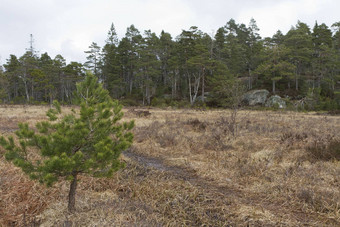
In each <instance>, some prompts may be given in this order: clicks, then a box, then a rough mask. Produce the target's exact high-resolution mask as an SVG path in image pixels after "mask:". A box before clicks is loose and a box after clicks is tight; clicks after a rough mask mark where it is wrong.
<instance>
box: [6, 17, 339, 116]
mask: <svg viewBox="0 0 340 227" xmlns="http://www.w3.org/2000/svg"><path fill="white" fill-rule="evenodd" d="M37 53H38V51H36V50H35V49H34V47H33V46H32V45H31V46H30V48H28V49H27V51H26V52H25V54H24V55H23V56H15V55H10V56H9V58H8V59H7V60H6V63H5V64H4V65H3V66H0V103H9V104H23V103H27V104H44V103H52V102H53V100H59V101H60V102H61V103H63V104H72V102H73V93H74V91H75V88H76V83H77V82H79V81H81V80H82V79H83V78H84V75H85V72H86V71H87V70H90V71H92V73H93V74H94V75H96V76H97V77H98V79H99V81H100V82H101V83H102V84H103V86H104V88H106V89H107V90H108V91H109V93H110V95H111V97H113V98H115V99H118V100H120V101H121V102H122V103H123V104H124V105H133V106H138V105H143V106H176V107H183V106H208V107H229V105H230V102H228V96H229V95H230V93H232V87H235V86H234V85H235V84H237V85H238V87H242V88H243V89H242V91H244V92H245V91H247V90H254V89H267V90H268V91H270V92H271V93H272V94H277V95H280V96H281V97H282V98H284V99H285V100H286V101H287V102H288V104H293V103H296V102H298V101H300V100H309V105H305V106H304V107H303V108H304V109H307V110H336V109H339V108H340V89H339V88H340V22H336V23H334V24H332V25H331V26H330V27H329V26H327V25H326V24H324V23H322V24H318V23H317V22H316V23H315V25H314V27H313V28H310V27H309V26H308V25H307V24H306V23H303V22H300V21H298V22H297V24H296V25H295V26H292V27H291V29H290V30H289V31H288V32H287V33H286V34H283V33H282V32H281V31H280V30H278V31H277V32H276V33H275V34H274V35H273V36H272V37H266V38H262V37H261V36H260V35H259V28H258V26H257V24H256V21H255V20H254V19H251V21H250V22H249V25H248V26H247V25H245V24H243V23H241V24H238V23H237V22H236V21H235V20H234V19H230V20H229V21H228V22H227V23H226V25H225V26H223V27H220V28H219V29H217V31H216V32H214V34H207V33H205V32H203V31H201V30H200V29H199V28H198V27H196V26H192V27H190V28H189V29H188V30H182V33H181V34H179V35H178V36H177V37H175V38H174V37H172V36H171V34H169V33H167V32H164V31H162V32H161V34H160V35H159V36H158V35H157V34H155V33H154V32H152V31H151V30H146V31H144V32H143V33H142V32H140V31H139V30H138V29H137V28H136V27H135V26H134V25H131V26H130V27H128V28H127V30H126V34H125V37H123V38H122V39H120V40H119V39H118V36H117V33H116V30H115V26H114V24H113V23H112V25H111V27H110V28H109V31H108V35H107V39H106V40H105V45H104V46H103V47H100V46H99V45H98V44H97V43H95V42H92V43H91V44H90V46H89V47H88V50H85V53H86V55H87V61H86V62H85V63H80V62H74V61H72V60H71V61H69V60H68V61H66V59H65V58H64V57H63V56H61V55H57V56H55V57H54V58H52V57H51V56H49V55H48V53H43V54H40V56H39V55H38V54H37ZM67 62H69V63H67Z"/></svg>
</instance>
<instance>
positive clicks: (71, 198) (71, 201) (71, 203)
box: [68, 172, 78, 213]
mask: <svg viewBox="0 0 340 227" xmlns="http://www.w3.org/2000/svg"><path fill="white" fill-rule="evenodd" d="M77 175H78V173H77V172H73V173H72V176H73V180H72V181H71V184H70V191H69V194H68V211H69V212H70V213H74V212H75V211H76V206H75V205H76V190H77Z"/></svg>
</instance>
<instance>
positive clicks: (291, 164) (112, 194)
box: [0, 106, 340, 226]
mask: <svg viewBox="0 0 340 227" xmlns="http://www.w3.org/2000/svg"><path fill="white" fill-rule="evenodd" d="M46 110H47V107H37V106H35V107H25V108H24V107H20V106H8V107H0V133H1V134H3V135H9V134H11V133H13V131H14V130H15V129H16V127H17V126H16V125H17V123H18V122H21V121H28V122H30V124H31V125H34V123H35V122H36V121H37V120H40V119H42V118H44V113H45V111H46ZM137 111H138V110H137ZM148 111H149V112H150V113H151V115H148V116H137V115H136V114H135V112H136V110H134V111H129V110H125V112H126V115H125V119H126V120H130V119H136V127H135V129H134V132H135V142H134V145H133V147H132V148H131V149H130V150H129V151H127V152H125V154H124V155H123V156H122V159H123V161H125V162H126V163H127V168H125V169H124V170H120V171H119V172H117V173H116V174H115V176H114V177H113V178H112V179H93V178H90V177H86V176H83V177H82V179H81V182H80V186H79V189H78V194H77V212H76V213H75V214H72V215H71V214H68V213H67V211H66V206H67V205H66V204H67V201H66V200H67V197H66V196H67V191H68V184H67V183H65V182H61V183H58V184H57V185H55V186H54V187H52V188H45V187H44V186H41V185H39V184H37V183H35V182H32V181H30V180H28V179H27V178H26V177H25V176H23V175H22V173H21V172H20V171H19V170H18V169H16V168H14V167H13V166H12V165H11V164H10V163H7V162H5V161H4V159H3V158H1V161H0V183H1V184H0V193H1V194H0V195H1V199H0V211H2V212H0V225H4V226H8V225H18V226H19V225H23V224H24V222H26V223H30V222H31V223H33V221H34V222H36V223H40V224H41V226H62V225H63V224H64V225H65V221H68V222H69V223H72V224H73V225H74V226H133V225H136V226H204V225H207V226H238V225H241V226H246V225H250V226H278V225H279V226H299V225H307V226H338V225H340V192H339V188H340V187H339V186H340V163H339V159H337V158H336V156H332V155H331V157H330V158H329V155H328V156H327V158H326V159H325V158H324V156H322V155H323V154H324V153H323V152H320V149H329V147H330V146H333V147H335V146H336V145H330V144H331V143H332V142H334V141H335V142H336V141H339V139H340V138H339V137H340V135H339V131H340V118H339V117H337V116H320V115H316V114H313V113H308V114H303V113H295V112H270V111H266V112H262V111H241V112H239V116H238V118H237V119H238V126H237V136H236V137H234V136H232V133H231V131H230V125H229V123H228V119H229V116H230V112H229V111H228V110H223V111H222V110H215V111H205V112H201V111H194V110H171V109H168V110H161V109H149V110H148ZM336 149H338V148H334V149H333V150H336ZM333 150H332V149H331V151H332V152H333ZM316 151H317V152H316ZM319 153H321V154H319ZM332 154H333V153H332ZM24 214H25V215H24Z"/></svg>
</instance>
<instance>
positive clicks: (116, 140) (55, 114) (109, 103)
mask: <svg viewBox="0 0 340 227" xmlns="http://www.w3.org/2000/svg"><path fill="white" fill-rule="evenodd" d="M77 100H78V102H79V104H80V110H79V114H77V113H76V111H73V113H71V114H68V115H62V111H61V107H60V105H59V104H58V102H56V101H55V102H54V108H52V109H50V110H49V111H48V112H47V116H48V119H49V120H48V121H42V122H38V123H37V124H36V128H37V130H34V129H30V128H29V126H28V124H27V123H20V124H19V130H18V131H16V133H15V134H16V136H17V138H18V141H19V143H18V144H17V143H16V142H15V141H16V140H15V139H14V138H13V137H8V138H4V137H1V138H0V145H1V146H3V147H4V148H5V150H6V154H5V157H6V159H7V160H9V161H12V162H13V163H14V164H15V165H16V166H18V167H20V168H21V169H22V170H23V171H24V172H25V173H27V174H28V175H29V176H30V177H31V178H32V179H36V180H39V181H40V182H41V183H45V184H46V185H47V186H51V185H52V184H53V183H54V182H56V181H58V180H60V179H66V180H69V181H71V184H70V190H69V197H68V210H69V212H74V211H75V196H76V188H77V182H78V176H79V175H81V174H88V175H91V176H94V177H109V176H111V175H112V174H113V172H114V171H116V170H117V169H119V168H121V167H122V166H123V164H122V163H120V161H119V159H118V158H119V155H120V153H121V151H122V150H125V149H127V148H128V147H129V146H130V145H131V143H132V139H133V135H132V133H131V132H130V130H131V129H132V128H133V126H134V122H133V121H131V122H124V123H119V122H118V121H119V120H120V119H121V118H122V116H123V113H122V112H121V108H122V107H121V106H120V105H119V104H118V102H117V101H113V100H112V99H111V98H110V96H109V93H108V91H107V90H105V89H103V88H102V85H101V84H99V83H98V82H97V78H96V77H95V76H93V75H92V74H89V73H88V74H87V76H86V78H85V80H84V81H83V82H81V83H78V84H77ZM36 131H37V132H36Z"/></svg>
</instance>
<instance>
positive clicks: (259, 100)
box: [243, 89, 269, 106]
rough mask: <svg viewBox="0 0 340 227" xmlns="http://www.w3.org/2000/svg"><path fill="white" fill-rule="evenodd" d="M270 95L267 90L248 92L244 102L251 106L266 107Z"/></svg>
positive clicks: (244, 96)
mask: <svg viewBox="0 0 340 227" xmlns="http://www.w3.org/2000/svg"><path fill="white" fill-rule="evenodd" d="M268 94H269V91H267V90H265V89H262V90H253V91H248V92H247V93H245V94H244V95H243V102H245V103H246V104H247V105H249V106H255V105H264V104H265V103H266V100H267V96H268Z"/></svg>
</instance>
